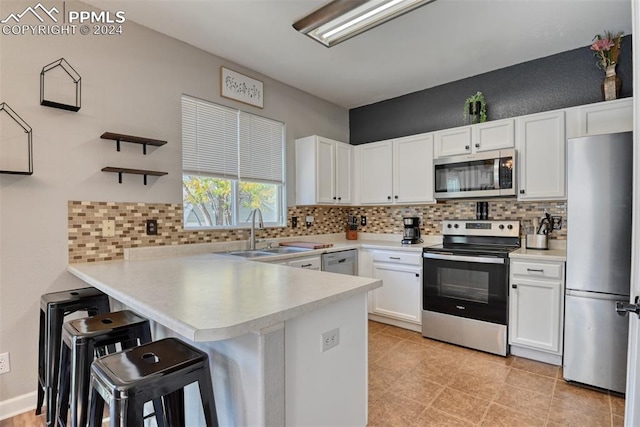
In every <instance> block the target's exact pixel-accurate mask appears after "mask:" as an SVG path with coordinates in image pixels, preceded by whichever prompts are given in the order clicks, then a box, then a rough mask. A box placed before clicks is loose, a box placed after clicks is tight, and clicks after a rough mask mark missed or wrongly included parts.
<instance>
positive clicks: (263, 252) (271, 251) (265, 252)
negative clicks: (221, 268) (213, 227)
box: [225, 247, 311, 258]
mask: <svg viewBox="0 0 640 427" xmlns="http://www.w3.org/2000/svg"><path fill="white" fill-rule="evenodd" d="M310 250H311V249H308V248H294V247H278V248H265V249H256V250H253V251H252V250H244V251H231V252H225V254H227V255H234V256H241V257H244V258H257V257H263V256H270V255H282V254H296V253H299V252H307V251H310Z"/></svg>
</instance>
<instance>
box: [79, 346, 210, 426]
mask: <svg viewBox="0 0 640 427" xmlns="http://www.w3.org/2000/svg"><path fill="white" fill-rule="evenodd" d="M193 382H197V383H198V388H199V389H200V398H201V401H202V407H203V410H204V416H205V420H206V423H207V426H209V427H213V426H217V425H218V420H217V414H216V407H215V400H214V396H213V387H212V382H211V371H210V369H209V358H208V356H207V354H206V353H204V352H202V351H200V350H198V349H197V348H195V347H192V346H190V345H188V344H186V343H184V342H183V341H181V340H179V339H177V338H165V339H162V340H159V341H154V342H152V343H149V344H144V345H141V346H138V347H134V348H131V349H127V350H124V351H122V352H119V353H114V354H110V355H107V356H104V357H100V358H98V359H96V360H95V361H94V362H93V364H92V365H91V387H92V396H91V414H90V423H89V425H90V426H99V425H100V424H101V422H102V412H103V408H104V401H107V402H108V403H109V413H110V417H111V425H112V426H137V425H142V420H143V416H142V407H143V406H144V404H145V403H146V402H148V401H150V400H153V399H156V398H159V397H162V398H163V400H164V409H165V423H166V425H169V426H178V425H181V426H183V425H184V423H185V418H184V387H185V386H187V385H189V384H191V383H193ZM103 399H104V400H103ZM156 416H157V414H156Z"/></svg>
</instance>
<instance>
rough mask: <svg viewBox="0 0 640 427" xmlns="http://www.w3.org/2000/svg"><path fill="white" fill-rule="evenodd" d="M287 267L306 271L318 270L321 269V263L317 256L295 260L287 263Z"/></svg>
mask: <svg viewBox="0 0 640 427" xmlns="http://www.w3.org/2000/svg"><path fill="white" fill-rule="evenodd" d="M287 265H288V266H289V267H296V268H305V269H307V270H318V271H320V268H321V267H322V261H321V259H320V257H319V256H310V257H303V258H296V259H294V260H291V261H288V262H287Z"/></svg>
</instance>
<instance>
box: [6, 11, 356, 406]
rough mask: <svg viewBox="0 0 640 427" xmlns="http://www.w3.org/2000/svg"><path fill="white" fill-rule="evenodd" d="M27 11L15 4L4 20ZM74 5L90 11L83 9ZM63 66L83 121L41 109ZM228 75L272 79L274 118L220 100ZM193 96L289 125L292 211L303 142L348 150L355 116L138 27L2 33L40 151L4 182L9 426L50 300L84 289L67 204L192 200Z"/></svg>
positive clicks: (268, 110)
mask: <svg viewBox="0 0 640 427" xmlns="http://www.w3.org/2000/svg"><path fill="white" fill-rule="evenodd" d="M44 3H45V5H51V4H56V5H58V6H59V7H60V8H61V5H60V4H58V3H60V2H44ZM26 5H27V2H6V1H4V0H3V1H2V2H1V3H0V17H2V18H4V17H6V16H7V15H8V14H9V13H12V12H15V13H19V12H21V11H22V10H24V8H25V7H26ZM65 6H66V9H67V10H89V7H88V6H86V5H85V4H83V3H78V2H73V1H67V2H66V5H65ZM125 12H126V11H125ZM212 25H213V23H212ZM62 57H64V58H65V59H66V60H67V61H68V62H69V63H70V64H71V65H72V66H73V67H74V68H75V69H76V70H77V71H78V73H79V74H80V75H81V76H82V108H81V110H80V111H79V112H77V113H73V112H67V111H63V110H59V109H54V108H49V107H43V106H40V105H39V99H40V94H39V76H40V71H41V69H42V67H43V66H44V65H46V64H48V63H50V62H52V61H54V60H57V59H59V58H62ZM221 65H225V66H227V67H229V68H231V69H233V70H236V71H239V72H243V73H245V74H247V75H250V76H251V77H254V78H258V79H260V80H263V81H264V92H265V108H264V109H263V110H261V109H258V108H254V107H250V106H246V105H243V104H239V103H235V102H234V101H231V100H228V99H222V98H220V97H219V86H220V83H219V72H220V66H221ZM275 77H277V76H275ZM183 93H185V94H189V95H192V96H195V97H199V98H203V99H207V100H211V101H214V102H219V103H221V104H225V105H229V106H231V107H235V108H240V109H243V110H245V111H249V112H252V113H255V114H260V115H263V116H266V117H269V118H273V119H276V120H280V121H283V122H285V123H286V125H287V159H288V161H287V176H288V187H289V191H288V197H287V199H288V202H289V203H288V204H289V205H292V204H293V203H294V200H295V197H294V196H295V195H294V192H293V188H294V187H293V178H294V176H295V173H294V168H293V164H292V161H293V159H294V153H293V141H294V139H295V138H299V137H302V136H306V135H311V134H319V135H323V136H326V137H328V138H332V139H337V140H343V141H348V132H349V131H348V111H347V110H345V109H343V108H341V107H338V106H335V105H333V104H330V103H328V102H325V101H323V100H320V99H318V98H315V97H313V96H311V95H309V94H307V93H305V92H302V91H300V90H297V89H294V88H292V87H289V86H287V85H284V84H282V83H280V82H278V81H276V80H273V79H271V78H268V77H266V76H262V75H259V74H257V73H255V72H252V71H251V70H247V69H244V68H243V67H241V66H239V65H237V64H233V63H229V62H228V61H225V60H224V59H222V58H219V57H216V56H213V55H210V54H208V53H205V52H203V51H201V50H199V49H196V48H194V47H191V46H189V45H186V44H184V43H182V42H179V41H176V40H174V39H172V38H169V37H166V36H163V35H160V34H159V33H156V32H154V31H151V30H149V29H147V28H144V27H141V26H138V25H137V24H135V23H133V22H131V21H127V22H125V24H124V34H123V35H113V36H96V35H86V36H83V35H80V34H76V35H68V36H53V35H49V36H45V35H41V36H32V35H24V36H15V35H3V34H0V102H3V101H4V102H7V103H8V104H9V105H10V106H11V107H12V108H13V109H14V110H15V111H16V112H17V113H18V114H19V115H20V116H21V117H22V118H23V119H24V120H25V121H26V122H27V123H29V124H30V125H31V127H32V128H33V147H34V174H33V175H32V176H14V175H0V237H1V243H0V353H1V352H7V351H8V352H10V353H11V372H10V373H9V374H4V375H2V376H0V418H2V416H3V414H2V403H3V402H4V401H7V400H8V399H11V398H19V397H20V396H22V395H24V394H27V393H30V392H33V391H34V390H35V389H36V382H37V380H36V375H37V362H36V358H37V334H38V330H37V324H38V310H39V300H40V295H41V294H43V293H47V292H53V291H57V290H62V289H70V288H73V287H81V286H84V285H83V283H82V282H80V281H78V280H77V279H73V278H72V277H71V276H70V275H69V274H68V273H67V272H66V266H67V201H68V200H93V201H119V202H171V203H176V202H179V201H180V200H181V180H180V178H181V146H180V144H181V139H180V135H181V122H180V96H181V95H182V94H183ZM105 131H111V132H119V133H125V134H132V135H137V136H147V137H151V138H158V139H165V140H168V144H167V145H165V146H164V147H161V148H150V149H149V153H148V155H147V156H143V155H142V148H141V146H138V145H133V144H126V143H123V144H122V150H121V152H119V153H118V152H116V149H115V142H114V141H106V140H101V139H100V135H101V134H102V133H103V132H105ZM104 166H123V167H131V168H141V169H152V170H161V171H167V172H169V175H168V176H165V177H161V178H153V177H151V178H149V185H147V186H144V185H143V184H142V177H140V176H132V175H125V176H124V183H123V184H122V185H118V183H117V182H118V181H117V175H116V174H111V173H104V172H101V171H100V169H101V168H102V167H104ZM31 404H32V405H35V399H33V402H32V403H31Z"/></svg>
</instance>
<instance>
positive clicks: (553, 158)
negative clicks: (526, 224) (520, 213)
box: [516, 111, 566, 200]
mask: <svg viewBox="0 0 640 427" xmlns="http://www.w3.org/2000/svg"><path fill="white" fill-rule="evenodd" d="M516 132H517V136H516V149H517V151H518V162H517V164H516V167H517V168H519V173H518V177H519V180H518V200H561V199H565V198H566V189H565V188H566V185H565V181H566V178H565V174H566V171H565V158H566V154H565V153H566V140H565V128H564V111H561V112H553V113H542V114H534V115H531V116H525V117H520V118H518V119H517V123H516Z"/></svg>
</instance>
